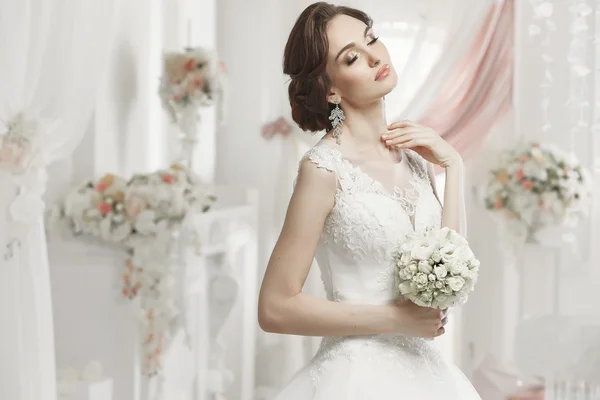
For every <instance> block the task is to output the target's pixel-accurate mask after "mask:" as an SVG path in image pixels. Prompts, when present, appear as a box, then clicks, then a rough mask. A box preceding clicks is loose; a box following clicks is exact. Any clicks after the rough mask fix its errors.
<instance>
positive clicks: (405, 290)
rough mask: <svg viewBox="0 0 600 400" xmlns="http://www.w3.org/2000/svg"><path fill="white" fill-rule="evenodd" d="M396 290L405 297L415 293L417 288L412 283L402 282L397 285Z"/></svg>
mask: <svg viewBox="0 0 600 400" xmlns="http://www.w3.org/2000/svg"><path fill="white" fill-rule="evenodd" d="M398 290H400V294H403V295H407V294H411V293H414V292H416V291H417V288H416V286H415V284H414V283H413V282H402V283H401V284H400V285H398Z"/></svg>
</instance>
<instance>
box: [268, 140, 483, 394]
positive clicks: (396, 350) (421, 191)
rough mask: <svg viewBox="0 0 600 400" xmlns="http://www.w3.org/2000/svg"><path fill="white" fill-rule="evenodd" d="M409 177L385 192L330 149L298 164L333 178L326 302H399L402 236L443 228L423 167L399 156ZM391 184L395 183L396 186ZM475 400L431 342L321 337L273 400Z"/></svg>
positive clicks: (322, 246) (316, 150)
mask: <svg viewBox="0 0 600 400" xmlns="http://www.w3.org/2000/svg"><path fill="white" fill-rule="evenodd" d="M404 154H405V156H406V160H407V164H408V168H406V166H405V165H403V164H401V165H400V166H401V167H402V168H403V172H407V173H409V174H410V176H403V175H394V176H393V177H394V178H396V177H400V178H407V179H406V180H404V179H402V183H403V184H405V186H404V187H403V188H394V189H393V190H387V189H386V188H385V186H384V185H383V184H382V183H381V182H380V181H377V180H374V179H372V178H371V176H370V175H368V174H367V173H365V172H364V171H363V170H362V169H361V168H360V166H358V165H355V164H352V163H351V162H350V161H349V160H347V159H345V158H344V157H343V156H342V154H341V153H340V152H339V151H338V150H337V149H336V148H333V147H331V146H329V145H326V144H324V143H320V144H317V145H316V146H315V147H313V148H312V149H310V150H309V151H308V152H307V153H306V154H305V155H304V157H303V158H302V160H301V163H302V162H304V161H305V160H310V162H312V163H314V164H315V165H316V166H317V167H319V168H323V169H326V170H327V171H330V172H331V173H333V174H335V177H336V180H337V184H336V192H335V195H334V196H335V199H334V200H335V202H334V206H333V208H332V210H331V212H330V213H329V215H328V216H327V218H326V220H325V222H324V225H323V231H322V233H321V238H320V240H319V245H318V246H317V250H316V254H315V259H316V261H317V264H318V265H319V269H320V270H321V279H322V281H323V286H324V288H325V292H326V294H327V298H328V299H329V300H330V301H335V302H341V303H352V304H389V303H390V302H393V301H394V300H395V298H396V296H397V293H396V290H395V279H394V267H393V265H392V253H393V251H394V250H395V249H396V248H397V247H398V246H399V245H400V244H401V243H402V240H403V238H404V237H405V235H406V234H407V233H409V232H411V231H413V230H415V229H416V230H420V229H424V228H427V227H430V226H439V224H440V223H441V207H440V205H439V204H438V202H437V200H436V198H435V196H434V194H433V191H432V188H431V184H430V182H429V177H428V174H427V164H426V161H425V160H424V159H423V158H422V157H421V156H420V155H418V154H417V153H415V152H413V151H405V152H404ZM394 182H395V180H394ZM441 398H444V399H446V400H477V399H479V396H478V395H477V393H476V392H475V390H474V389H473V388H472V386H471V385H470V384H469V382H468V381H467V380H466V378H464V376H463V375H462V374H461V373H460V371H458V370H457V369H456V368H455V367H453V366H451V365H448V364H447V363H446V362H445V361H444V359H443V358H442V356H441V354H440V353H439V351H438V350H437V348H436V346H435V343H434V342H433V341H429V340H425V339H421V338H409V337H404V336H401V335H366V336H345V337H325V338H324V339H323V341H322V342H321V346H320V347H319V350H318V352H317V354H316V355H315V357H314V358H313V359H312V361H311V362H310V363H309V365H307V366H306V367H305V368H304V369H303V370H302V371H300V372H299V373H298V375H297V376H296V377H295V378H294V379H293V380H292V382H290V384H289V385H288V386H286V387H285V388H284V390H283V391H282V392H281V393H280V394H279V396H277V397H276V400H371V399H377V400H397V399H419V400H428V399H432V400H433V399H436V400H438V399H441Z"/></svg>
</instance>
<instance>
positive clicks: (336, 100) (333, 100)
mask: <svg viewBox="0 0 600 400" xmlns="http://www.w3.org/2000/svg"><path fill="white" fill-rule="evenodd" d="M327 101H328V102H329V103H333V104H339V103H340V102H341V101H342V99H341V97H340V96H339V95H338V94H337V93H333V92H332V93H331V94H330V95H329V96H327Z"/></svg>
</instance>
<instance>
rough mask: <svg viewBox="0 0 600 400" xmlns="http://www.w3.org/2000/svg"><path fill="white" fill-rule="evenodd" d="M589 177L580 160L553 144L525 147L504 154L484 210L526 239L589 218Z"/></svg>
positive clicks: (488, 189)
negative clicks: (546, 230)
mask: <svg viewBox="0 0 600 400" xmlns="http://www.w3.org/2000/svg"><path fill="white" fill-rule="evenodd" d="M590 196H591V187H590V178H589V173H588V172H587V171H586V170H585V169H584V168H583V167H582V166H581V164H579V162H578V161H577V159H576V158H575V157H574V156H572V155H569V154H567V153H565V152H564V151H562V150H560V149H559V148H558V147H556V146H554V145H552V144H549V143H527V144H522V145H520V146H518V147H516V148H514V149H511V150H508V151H504V152H503V153H501V155H500V162H499V165H498V166H497V167H496V168H494V169H492V170H491V171H490V174H489V180H488V183H487V186H486V191H485V199H484V201H485V206H486V208H487V209H488V210H490V211H491V212H493V213H495V214H497V215H500V216H501V217H503V219H504V220H505V221H506V222H508V223H509V226H511V227H512V228H511V230H512V232H511V233H512V234H513V236H516V237H517V238H518V240H519V241H524V240H525V239H526V238H527V237H528V236H532V235H534V234H535V233H536V232H537V231H538V230H540V229H541V228H545V227H549V226H553V225H562V224H564V223H566V222H576V221H577V220H578V219H579V218H581V217H582V216H584V215H586V213H587V209H588V202H589V199H590Z"/></svg>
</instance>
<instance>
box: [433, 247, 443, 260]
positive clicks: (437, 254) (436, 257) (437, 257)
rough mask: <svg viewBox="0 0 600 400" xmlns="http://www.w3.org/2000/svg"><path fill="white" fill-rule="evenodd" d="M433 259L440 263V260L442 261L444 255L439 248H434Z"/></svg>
mask: <svg viewBox="0 0 600 400" xmlns="http://www.w3.org/2000/svg"><path fill="white" fill-rule="evenodd" d="M431 260H432V261H434V262H436V263H439V262H440V261H442V255H441V254H440V251H439V250H437V249H436V250H434V251H433V253H431Z"/></svg>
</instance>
